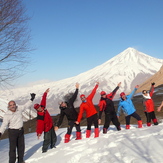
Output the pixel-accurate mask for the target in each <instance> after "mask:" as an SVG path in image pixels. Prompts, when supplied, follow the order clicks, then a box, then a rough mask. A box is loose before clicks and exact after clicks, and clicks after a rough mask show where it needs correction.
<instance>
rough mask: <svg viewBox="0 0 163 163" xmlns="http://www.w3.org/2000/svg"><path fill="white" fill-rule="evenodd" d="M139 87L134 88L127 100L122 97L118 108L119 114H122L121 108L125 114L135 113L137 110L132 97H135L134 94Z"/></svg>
mask: <svg viewBox="0 0 163 163" xmlns="http://www.w3.org/2000/svg"><path fill="white" fill-rule="evenodd" d="M136 90H137V88H134V90H133V91H132V92H131V93H130V94H129V95H127V96H126V100H123V99H122V98H121V99H120V102H119V106H118V109H117V116H120V113H121V109H122V111H123V113H124V114H125V116H127V115H131V114H132V113H134V112H135V111H136V109H135V107H134V105H133V103H132V100H131V98H132V97H133V95H134V94H135V92H136Z"/></svg>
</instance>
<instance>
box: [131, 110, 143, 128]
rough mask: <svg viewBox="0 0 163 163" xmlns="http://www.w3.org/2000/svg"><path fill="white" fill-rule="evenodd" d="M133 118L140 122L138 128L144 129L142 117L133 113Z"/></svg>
mask: <svg viewBox="0 0 163 163" xmlns="http://www.w3.org/2000/svg"><path fill="white" fill-rule="evenodd" d="M131 116H132V117H134V118H135V119H137V120H138V128H142V120H141V118H140V116H139V115H138V114H137V113H136V112H134V113H132V114H131Z"/></svg>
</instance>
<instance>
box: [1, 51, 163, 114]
mask: <svg viewBox="0 0 163 163" xmlns="http://www.w3.org/2000/svg"><path fill="white" fill-rule="evenodd" d="M162 64H163V60H162V59H157V58H154V57H151V56H148V55H146V54H144V53H142V52H139V51H137V50H136V49H133V48H128V49H126V50H124V51H123V52H121V53H120V54H118V55H116V56H115V57H113V58H111V59H110V60H108V61H107V62H105V63H103V64H102V65H99V66H97V67H95V68H93V69H91V70H89V71H86V72H84V73H81V74H79V75H77V76H75V77H71V78H67V79H64V80H60V81H55V82H50V83H45V84H40V85H34V86H32V87H24V88H18V89H13V90H10V91H3V92H0V94H1V97H2V98H3V99H5V100H10V99H15V100H16V101H17V103H18V104H24V103H25V102H26V101H27V100H28V99H29V98H30V95H29V94H30V93H31V92H35V93H36V94H37V95H36V100H35V102H40V100H41V96H42V94H43V92H44V91H45V90H46V89H47V88H50V92H49V95H48V100H47V108H48V109H50V112H51V113H53V114H57V113H59V108H58V101H59V100H62V98H63V96H64V95H65V94H67V93H68V92H73V91H75V83H76V82H79V83H80V91H79V94H81V93H84V94H86V95H88V94H89V93H90V92H91V90H92V89H93V87H94V85H95V82H96V81H99V82H100V86H99V88H98V90H97V92H98V93H97V94H96V95H95V98H94V101H93V102H94V103H95V104H97V103H98V100H99V98H100V95H99V92H100V91H101V90H105V91H106V92H108V93H109V92H110V91H112V90H113V89H114V88H115V87H116V86H117V84H118V83H119V82H122V85H121V88H120V89H119V90H118V92H117V97H119V93H120V92H121V91H125V92H126V93H129V92H130V91H131V90H132V89H133V88H134V86H135V85H136V84H141V83H142V82H144V81H145V80H146V79H148V78H149V77H150V76H152V75H153V74H155V73H156V72H157V71H158V70H159V69H160V67H161V66H162ZM13 97H14V98H13ZM117 97H116V98H117ZM79 105H80V99H79V97H78V101H77V102H76V103H75V106H79Z"/></svg>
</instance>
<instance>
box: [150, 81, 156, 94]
mask: <svg viewBox="0 0 163 163" xmlns="http://www.w3.org/2000/svg"><path fill="white" fill-rule="evenodd" d="M154 85H155V83H151V89H150V91H149V94H150V96H151V97H152V96H153V93H154Z"/></svg>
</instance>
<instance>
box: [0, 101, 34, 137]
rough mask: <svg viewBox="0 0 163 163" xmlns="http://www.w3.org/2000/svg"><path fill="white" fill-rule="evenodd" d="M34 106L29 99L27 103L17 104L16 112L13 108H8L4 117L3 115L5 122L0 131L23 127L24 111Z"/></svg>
mask: <svg viewBox="0 0 163 163" xmlns="http://www.w3.org/2000/svg"><path fill="white" fill-rule="evenodd" d="M31 106H32V101H31V100H29V102H27V103H26V104H25V105H22V106H17V109H16V111H15V112H12V111H11V110H8V111H7V112H6V113H5V115H4V117H3V123H2V125H1V127H0V133H2V134H3V133H4V131H5V130H6V128H7V127H8V128H10V129H20V128H21V127H23V115H22V113H23V111H25V110H26V109H29V108H30V107H31Z"/></svg>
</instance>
